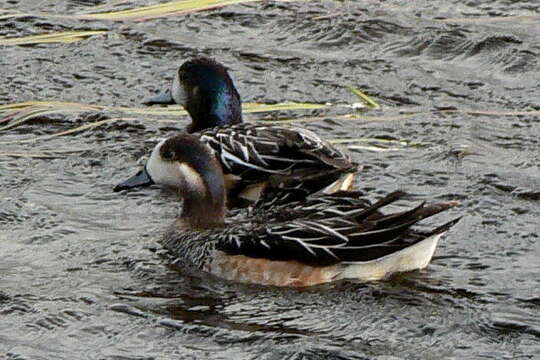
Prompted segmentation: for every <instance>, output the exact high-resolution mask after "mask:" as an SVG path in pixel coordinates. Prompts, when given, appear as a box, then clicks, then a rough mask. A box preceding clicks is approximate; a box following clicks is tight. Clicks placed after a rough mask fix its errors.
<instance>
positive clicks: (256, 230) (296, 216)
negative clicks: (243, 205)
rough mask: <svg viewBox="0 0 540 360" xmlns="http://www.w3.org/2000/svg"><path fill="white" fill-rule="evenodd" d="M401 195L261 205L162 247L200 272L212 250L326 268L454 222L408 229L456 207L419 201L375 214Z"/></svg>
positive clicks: (383, 252)
mask: <svg viewBox="0 0 540 360" xmlns="http://www.w3.org/2000/svg"><path fill="white" fill-rule="evenodd" d="M403 196H404V193H403V192H394V193H391V194H389V195H387V196H385V197H384V198H382V199H380V200H379V201H377V202H375V203H373V204H372V203H371V202H369V201H368V200H367V199H365V198H364V197H362V196H361V195H359V193H352V192H350V193H345V192H343V193H341V194H336V195H325V196H323V195H321V196H313V197H310V198H308V199H307V200H305V201H304V202H302V201H299V202H292V203H290V204H288V205H287V204H283V203H280V204H276V207H275V209H276V211H275V212H273V211H270V212H269V211H268V204H267V203H259V206H262V208H261V210H264V211H260V212H258V211H257V209H254V210H253V214H252V215H253V217H252V218H251V220H250V221H249V223H242V222H240V223H238V222H235V223H234V224H232V223H231V224H228V226H227V227H226V228H225V229H219V230H214V231H212V230H210V231H205V232H193V233H191V232H186V233H182V234H178V233H175V234H174V235H173V234H169V235H168V236H166V237H165V240H164V245H165V247H166V248H168V249H169V250H170V251H171V252H173V253H176V254H181V255H182V256H185V255H186V254H188V253H191V254H192V259H191V260H192V262H193V263H196V264H197V265H198V266H199V267H200V268H203V267H204V265H205V261H204V259H206V256H205V255H201V252H205V254H207V253H208V252H210V251H212V250H220V251H223V252H225V253H227V254H230V255H245V256H248V257H254V258H264V259H269V260H294V261H298V262H300V263H304V264H308V265H312V266H330V265H334V264H339V263H341V264H347V263H351V264H353V263H362V262H369V261H372V260H377V259H381V258H384V257H386V256H388V255H391V254H393V253H396V252H399V251H400V250H402V249H405V248H407V247H410V246H412V245H414V244H416V243H419V242H421V241H422V240H424V239H427V238H428V237H430V236H433V235H438V234H442V233H444V232H445V231H447V230H448V229H449V228H450V227H452V226H453V225H454V224H455V223H456V222H457V221H458V220H459V219H454V220H452V221H449V222H447V223H445V224H443V225H442V226H439V227H437V228H435V229H432V230H430V231H427V232H420V231H416V230H414V229H412V227H413V225H415V224H416V223H417V222H419V221H420V220H422V219H425V218H427V217H430V216H432V215H435V214H437V213H439V212H441V211H444V210H447V209H449V208H451V207H453V206H455V205H457V203H456V202H452V201H450V202H443V203H436V204H431V205H426V204H424V203H422V204H420V205H418V206H416V207H414V208H411V209H409V210H406V211H401V212H395V213H389V214H385V213H383V212H382V211H381V208H382V207H384V206H386V205H388V204H390V203H392V202H394V201H396V200H398V199H400V198H402V197H403ZM196 244H198V245H196ZM178 246H181V247H182V249H179V248H178ZM188 247H189V250H188ZM197 248H198V249H199V250H196V249H197ZM194 250H195V251H194Z"/></svg>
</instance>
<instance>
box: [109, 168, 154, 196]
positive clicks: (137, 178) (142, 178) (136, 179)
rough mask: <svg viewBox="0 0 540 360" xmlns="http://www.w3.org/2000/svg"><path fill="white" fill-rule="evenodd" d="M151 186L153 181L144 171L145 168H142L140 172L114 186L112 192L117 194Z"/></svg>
mask: <svg viewBox="0 0 540 360" xmlns="http://www.w3.org/2000/svg"><path fill="white" fill-rule="evenodd" d="M152 184H154V180H152V178H151V177H150V175H149V174H148V172H147V171H146V166H145V167H144V168H142V170H141V171H139V172H138V173H137V174H135V175H134V176H132V177H130V178H129V179H127V180H126V181H124V182H122V183H120V184H118V185H116V186H115V187H114V189H113V190H114V192H118V191H122V190H128V189H133V188H136V187H144V186H150V185H152Z"/></svg>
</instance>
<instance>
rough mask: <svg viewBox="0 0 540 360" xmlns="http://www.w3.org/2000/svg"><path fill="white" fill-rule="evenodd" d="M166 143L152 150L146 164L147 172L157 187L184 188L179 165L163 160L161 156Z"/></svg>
mask: <svg viewBox="0 0 540 360" xmlns="http://www.w3.org/2000/svg"><path fill="white" fill-rule="evenodd" d="M165 141H166V140H162V141H160V142H159V144H157V145H156V147H155V148H154V150H152V154H151V155H150V158H149V159H148V162H147V163H146V171H147V172H148V174H149V175H150V177H151V178H152V180H153V181H154V182H155V183H156V184H157V185H166V186H173V187H180V186H182V178H181V176H182V175H181V173H180V171H179V169H178V165H177V164H175V163H174V162H171V161H165V160H163V159H162V158H161V156H160V154H159V150H160V149H161V146H162V145H163V143H165Z"/></svg>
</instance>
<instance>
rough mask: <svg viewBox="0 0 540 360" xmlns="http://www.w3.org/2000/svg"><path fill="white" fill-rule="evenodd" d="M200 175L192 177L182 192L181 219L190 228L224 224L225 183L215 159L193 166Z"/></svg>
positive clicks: (201, 228)
mask: <svg viewBox="0 0 540 360" xmlns="http://www.w3.org/2000/svg"><path fill="white" fill-rule="evenodd" d="M193 168H194V170H195V171H197V173H198V174H200V177H198V178H195V180H193V179H192V183H191V184H192V185H191V186H189V187H188V188H187V189H186V190H185V191H184V194H183V198H184V205H183V210H182V219H183V221H184V222H186V223H187V224H188V225H189V227H190V228H191V229H194V230H206V229H211V228H218V227H223V226H224V224H225V211H226V206H225V202H226V200H225V183H224V180H223V172H222V170H221V167H220V166H219V164H217V160H215V159H212V160H211V161H209V162H205V161H201V162H198V163H197V164H195V165H194V166H193Z"/></svg>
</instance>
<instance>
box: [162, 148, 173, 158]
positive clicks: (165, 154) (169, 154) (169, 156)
mask: <svg viewBox="0 0 540 360" xmlns="http://www.w3.org/2000/svg"><path fill="white" fill-rule="evenodd" d="M172 156H173V154H172V152H170V151H168V150H167V151H164V152H162V153H161V157H162V158H163V159H165V160H171V159H172Z"/></svg>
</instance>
